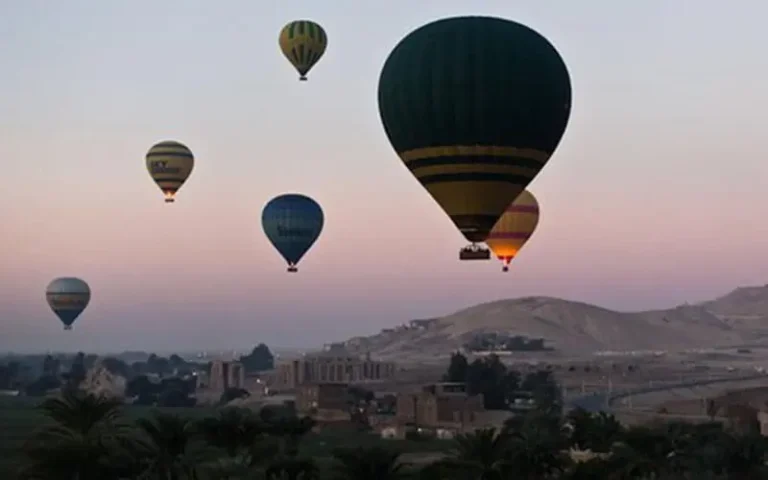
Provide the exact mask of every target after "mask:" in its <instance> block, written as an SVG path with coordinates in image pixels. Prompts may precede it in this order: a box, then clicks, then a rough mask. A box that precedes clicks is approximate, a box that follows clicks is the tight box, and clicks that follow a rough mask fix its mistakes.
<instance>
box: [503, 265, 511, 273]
mask: <svg viewBox="0 0 768 480" xmlns="http://www.w3.org/2000/svg"><path fill="white" fill-rule="evenodd" d="M501 271H502V272H508V271H509V265H504V266H503V267H501Z"/></svg>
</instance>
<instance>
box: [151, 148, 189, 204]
mask: <svg viewBox="0 0 768 480" xmlns="http://www.w3.org/2000/svg"><path fill="white" fill-rule="evenodd" d="M194 166H195V157H194V155H192V151H191V150H190V149H189V148H187V147H186V146H185V145H183V144H181V143H179V142H174V141H173V140H167V141H165V142H160V143H158V144H156V145H155V146H153V147H152V148H150V149H149V152H147V170H149V174H150V175H151V176H152V179H153V180H154V181H155V183H157V186H158V187H160V190H162V191H163V194H164V195H165V202H166V203H171V202H173V201H174V200H175V197H176V192H177V191H178V190H179V189H180V188H181V186H182V185H184V182H186V181H187V178H189V175H190V174H191V173H192V168H193V167H194Z"/></svg>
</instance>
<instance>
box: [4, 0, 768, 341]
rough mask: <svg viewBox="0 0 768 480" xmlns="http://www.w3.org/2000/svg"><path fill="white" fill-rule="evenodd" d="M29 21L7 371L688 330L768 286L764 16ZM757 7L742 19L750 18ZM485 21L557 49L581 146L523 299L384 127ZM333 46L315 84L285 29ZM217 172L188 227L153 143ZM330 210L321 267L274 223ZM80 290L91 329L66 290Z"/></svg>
mask: <svg viewBox="0 0 768 480" xmlns="http://www.w3.org/2000/svg"><path fill="white" fill-rule="evenodd" d="M729 5H730V4H728V3H727V2H720V1H716V0H678V1H674V2H671V1H669V0H646V1H643V2H622V1H618V2H617V1H615V0H589V1H579V2H575V1H569V0H559V1H554V0H553V1H551V2H541V1H537V0H529V1H514V2H511V1H509V0H500V1H490V0H488V1H480V0H474V1H472V2H468V1H466V0H418V1H414V0H388V1H370V2H365V1H359V0H333V1H326V2H285V1H277V0H275V1H266V0H247V1H246V0H242V1H241V0H226V1H220V2H213V1H210V0H165V1H157V0H154V1H151V0H131V1H118V0H115V1H99V0H68V1H66V2H63V1H62V2H56V1H51V0H23V1H10V0H6V1H3V2H0V162H2V163H1V165H2V177H1V178H0V180H1V181H2V187H0V220H1V221H2V225H1V227H0V349H13V350H17V351H22V350H43V349H62V350H74V349H84V350H87V351H107V350H114V349H145V350H174V349H176V350H182V349H190V348H211V349H216V348H224V347H244V346H249V345H253V344H254V343H256V342H258V341H265V342H267V343H269V344H270V345H274V346H284V347H292V346H302V347H303V346H316V345H319V344H321V343H323V342H327V341H332V340H340V339H344V338H347V337H349V336H352V335H357V334H368V333H373V332H375V331H377V330H379V329H380V328H382V327H386V326H392V325H394V324H397V323H400V322H403V321H407V320H408V319H411V318H418V317H425V316H434V315H440V314H447V313H451V312H453V311H455V310H457V309H460V308H463V307H465V306H469V305H472V304H475V303H480V302H484V301H490V300H495V299H499V298H510V297H517V296H523V295H551V296H559V297H565V298H570V299H577V300H581V301H585V302H589V303H596V304H599V305H602V306H606V307H610V308H616V309H624V310H629V309H641V308H656V307H669V306H674V305H677V304H680V303H683V302H684V301H690V302H694V301H698V300H703V299H707V298H710V297H713V296H716V295H719V294H722V293H726V292H727V291H729V290H730V289H732V288H733V287H735V286H738V285H743V284H763V283H766V282H768V221H766V220H767V219H768V189H767V188H766V187H767V186H768V164H767V163H766V158H768V145H766V142H765V138H766V112H767V111H768V86H766V85H767V84H766V81H765V79H766V74H767V73H768V55H766V54H765V48H766V45H768V33H766V30H765V27H764V20H765V18H766V17H767V16H768V2H763V1H760V0H754V1H748V0H743V1H742V2H738V5H737V4H736V3H734V4H733V5H732V6H730V8H729ZM736 7H738V8H736ZM460 14H487V15H495V16H501V17H505V18H510V19H513V20H517V21H520V22H522V23H525V24H527V25H529V26H531V27H533V28H534V29H536V30H538V31H539V32H540V33H542V34H543V35H545V36H546V37H547V38H549V39H550V40H551V41H552V43H553V44H554V45H555V46H556V47H557V48H558V50H559V51H560V53H561V55H562V56H563V58H564V59H565V61H566V63H567V65H568V67H569V70H570V73H571V77H572V83H573V92H574V101H573V110H572V116H571V121H570V124H569V127H568V129H567V131H566V134H565V136H564V138H563V141H562V143H561V146H560V148H559V149H558V151H557V152H556V154H555V156H554V157H553V158H552V160H551V161H550V163H549V164H548V165H547V167H546V168H545V169H544V170H543V171H542V173H541V174H540V175H539V176H538V177H537V179H536V180H535V181H534V183H533V184H532V185H531V187H530V188H531V190H532V191H533V192H534V193H535V195H536V196H537V197H538V199H539V202H540V203H541V210H542V218H541V222H540V224H539V229H538V231H537V232H536V233H535V235H534V237H533V239H532V241H531V242H530V244H529V245H527V246H526V247H525V249H524V250H523V252H522V253H521V255H520V256H519V257H518V259H516V260H515V262H514V264H513V267H512V269H511V271H510V273H509V274H506V275H505V274H502V273H501V271H500V266H499V264H498V263H497V262H495V261H494V262H475V263H472V262H459V261H458V259H457V252H458V250H459V248H460V247H462V246H463V245H464V244H465V241H464V239H463V237H462V236H461V235H460V234H459V233H458V232H457V230H456V229H455V227H454V226H453V224H452V223H451V221H450V220H449V219H448V217H447V216H446V215H445V214H444V213H443V212H442V211H441V210H440V208H439V207H438V206H437V204H436V203H435V202H434V201H433V200H432V199H431V198H430V197H429V195H428V194H427V193H426V191H425V190H423V189H422V187H421V186H420V185H419V184H418V182H417V181H416V180H415V179H414V178H413V177H412V176H411V174H410V173H409V172H408V171H407V169H406V168H405V167H404V166H403V165H402V164H401V162H400V161H399V159H398V158H397V157H396V156H395V154H394V152H393V150H392V148H391V147H390V145H389V143H388V141H387V138H386V136H385V134H384V131H383V129H382V127H381V123H380V120H379V117H378V112H377V104H376V88H377V81H378V75H379V72H380V70H381V67H382V65H383V63H384V60H385V58H386V56H387V54H388V53H389V52H390V51H391V49H392V48H393V47H394V46H395V44H396V43H397V42H398V41H399V40H400V39H401V38H402V37H403V36H405V35H406V34H408V33H409V32H410V31H412V30H413V29H415V28H417V27H418V26H420V25H422V24H424V23H426V22H429V21H432V20H435V19H438V18H442V17H446V16H453V15H460ZM299 18H311V19H313V20H316V21H318V22H319V23H321V24H322V25H323V26H324V27H325V28H326V30H327V32H328V35H329V47H328V50H327V52H326V54H325V57H324V58H323V59H322V60H321V61H320V63H319V64H318V65H317V66H316V67H315V69H314V70H313V71H312V72H311V73H310V81H309V82H307V83H299V82H298V81H297V79H296V73H295V71H294V70H293V69H292V67H291V66H290V64H289V63H288V62H287V60H286V59H285V58H284V57H283V56H282V54H281V53H280V52H279V50H278V47H277V35H278V32H279V30H280V28H281V27H282V26H283V25H284V24H285V23H286V22H288V21H290V20H294V19H299ZM164 139H175V140H179V141H182V142H184V143H185V144H187V145H188V146H189V147H190V148H191V149H192V150H193V152H194V153H195V155H196V159H197V163H196V166H195V171H194V172H193V173H192V176H191V178H190V180H189V182H188V183H187V184H186V185H185V186H184V188H183V189H182V190H181V192H180V193H179V196H178V201H177V203H176V204H174V205H165V204H164V203H163V200H162V195H161V193H160V191H159V189H158V188H157V187H156V186H155V185H154V184H153V183H152V182H151V180H150V178H149V176H148V174H147V172H146V169H145V166H144V154H145V153H146V150H147V149H148V148H149V147H150V146H151V145H152V144H153V143H155V142H157V141H160V140H164ZM283 192H300V193H305V194H308V195H310V196H312V197H314V198H315V199H316V200H317V201H318V202H319V203H320V204H321V205H322V206H323V208H324V210H325V215H326V227H325V231H324V232H323V235H322V236H321V238H320V240H319V241H318V243H317V244H316V245H315V247H314V248H313V249H312V250H311V251H310V252H309V254H308V255H307V256H306V257H305V258H304V260H303V261H302V263H301V264H300V272H299V274H298V275H289V274H287V273H285V265H284V263H283V261H282V259H281V258H280V257H279V255H278V254H277V253H276V252H275V251H274V249H273V248H272V246H271V245H270V244H269V243H268V241H267V240H266V238H265V237H264V236H263V234H262V232H261V227H260V224H259V220H260V212H261V208H262V207H263V205H264V204H265V203H266V202H267V201H268V200H269V199H270V198H271V197H273V196H275V195H278V194H280V193H283ZM69 275H73V276H80V277H82V278H84V279H86V280H87V281H88V282H89V283H90V285H91V288H92V290H93V298H92V303H91V306H90V307H89V308H88V310H87V311H86V312H85V313H84V314H83V316H82V317H81V318H80V319H79V320H78V322H77V323H76V324H75V329H74V330H73V331H72V332H68V333H66V334H65V332H62V330H61V324H60V323H59V322H58V320H57V319H56V318H55V317H54V316H53V314H52V313H51V312H50V310H49V309H48V306H47V305H46V303H45V299H44V295H43V292H44V288H45V286H46V284H47V283H48V281H49V280H51V279H52V278H53V277H56V276H69Z"/></svg>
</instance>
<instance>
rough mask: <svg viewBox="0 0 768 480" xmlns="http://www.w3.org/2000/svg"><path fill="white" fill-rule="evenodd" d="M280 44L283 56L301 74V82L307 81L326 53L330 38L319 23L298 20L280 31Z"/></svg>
mask: <svg viewBox="0 0 768 480" xmlns="http://www.w3.org/2000/svg"><path fill="white" fill-rule="evenodd" d="M279 43H280V50H282V52H283V55H285V56H286V58H287V59H288V61H289V62H291V64H292V65H293V66H294V68H296V71H298V72H299V80H306V79H307V73H309V71H310V70H311V69H312V67H313V66H315V64H316V63H317V62H318V60H320V57H322V56H323V54H324V53H325V48H326V47H327V46H328V36H327V35H326V34H325V30H323V27H321V26H320V25H318V24H317V23H315V22H313V21H311V20H296V21H294V22H290V23H289V24H288V25H286V26H284V27H283V29H282V30H281V31H280V39H279Z"/></svg>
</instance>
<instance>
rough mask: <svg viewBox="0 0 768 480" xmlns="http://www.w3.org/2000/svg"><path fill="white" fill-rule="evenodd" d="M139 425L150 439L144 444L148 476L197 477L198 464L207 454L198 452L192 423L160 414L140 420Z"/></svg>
mask: <svg viewBox="0 0 768 480" xmlns="http://www.w3.org/2000/svg"><path fill="white" fill-rule="evenodd" d="M136 424H137V426H138V427H139V429H140V431H141V433H143V434H144V436H145V437H146V440H147V441H146V442H143V445H142V446H143V447H144V448H143V451H142V458H143V459H144V460H145V462H146V463H147V471H146V474H148V475H152V476H153V477H152V478H154V479H157V480H161V479H162V480H180V479H182V478H188V477H189V476H191V475H193V473H192V472H193V471H194V470H195V464H196V463H199V462H201V460H202V459H203V458H204V453H205V452H204V451H202V450H201V449H200V448H198V449H194V446H195V445H194V442H193V440H194V429H193V427H194V424H193V423H192V421H191V420H189V419H187V418H182V417H179V416H177V415H170V414H163V413H156V414H155V415H154V417H152V418H140V419H138V420H137V421H136ZM193 450H195V451H193Z"/></svg>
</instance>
